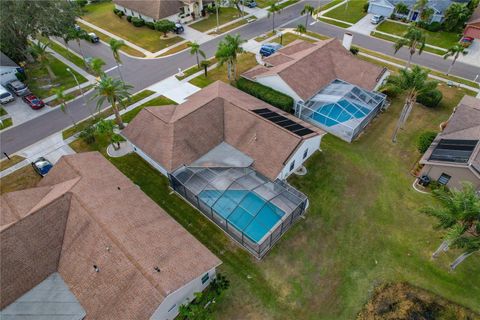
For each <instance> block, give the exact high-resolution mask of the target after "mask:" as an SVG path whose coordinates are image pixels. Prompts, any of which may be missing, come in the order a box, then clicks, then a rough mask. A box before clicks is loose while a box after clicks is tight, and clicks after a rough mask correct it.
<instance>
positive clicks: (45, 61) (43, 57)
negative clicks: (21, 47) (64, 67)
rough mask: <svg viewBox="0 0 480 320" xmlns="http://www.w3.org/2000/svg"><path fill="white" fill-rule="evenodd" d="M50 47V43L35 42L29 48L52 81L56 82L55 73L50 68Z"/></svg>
mask: <svg viewBox="0 0 480 320" xmlns="http://www.w3.org/2000/svg"><path fill="white" fill-rule="evenodd" d="M49 45H50V42H47V43H45V44H43V43H41V42H40V41H37V42H33V43H32V44H31V45H30V47H29V51H30V53H31V54H32V56H33V57H34V58H35V60H37V62H38V63H39V64H40V65H41V66H42V67H44V68H45V69H46V70H47V72H48V76H49V77H50V80H55V78H56V76H55V73H53V70H52V68H51V67H50V54H49V53H48V51H47V48H48V46H49Z"/></svg>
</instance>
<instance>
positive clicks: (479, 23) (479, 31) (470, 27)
mask: <svg viewBox="0 0 480 320" xmlns="http://www.w3.org/2000/svg"><path fill="white" fill-rule="evenodd" d="M463 35H464V36H465V37H472V38H474V39H480V6H478V7H477V8H476V9H475V11H473V14H472V15H471V17H470V19H469V20H468V21H467V26H466V27H465V30H464V31H463ZM479 41H480V40H479Z"/></svg>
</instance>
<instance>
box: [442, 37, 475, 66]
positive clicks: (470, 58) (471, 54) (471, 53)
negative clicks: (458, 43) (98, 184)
mask: <svg viewBox="0 0 480 320" xmlns="http://www.w3.org/2000/svg"><path fill="white" fill-rule="evenodd" d="M467 51H468V54H467V55H465V56H460V57H458V59H457V60H458V61H461V62H463V63H468V64H471V65H474V66H480V39H476V40H474V41H473V43H472V45H471V46H470V47H469V48H468V49H467ZM449 59H451V58H449ZM454 68H455V67H454Z"/></svg>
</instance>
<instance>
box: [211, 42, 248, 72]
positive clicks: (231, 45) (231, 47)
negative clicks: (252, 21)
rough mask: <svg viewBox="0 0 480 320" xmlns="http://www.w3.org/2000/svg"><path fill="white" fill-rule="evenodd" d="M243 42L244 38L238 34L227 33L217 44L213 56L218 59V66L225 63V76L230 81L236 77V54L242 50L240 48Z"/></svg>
mask: <svg viewBox="0 0 480 320" xmlns="http://www.w3.org/2000/svg"><path fill="white" fill-rule="evenodd" d="M244 42H245V40H243V39H241V38H240V35H239V34H236V35H234V36H232V35H227V36H226V37H225V38H224V39H223V40H222V41H220V43H219V44H218V49H217V52H216V53H215V57H216V58H217V59H218V63H219V65H220V66H222V65H223V64H224V63H227V76H228V80H230V81H232V79H236V78H237V56H238V54H241V53H243V52H244V50H243V48H242V43H244Z"/></svg>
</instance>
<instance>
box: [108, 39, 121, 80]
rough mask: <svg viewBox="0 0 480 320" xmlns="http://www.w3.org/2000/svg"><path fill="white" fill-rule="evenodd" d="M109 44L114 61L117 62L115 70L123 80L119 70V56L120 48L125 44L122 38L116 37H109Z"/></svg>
mask: <svg viewBox="0 0 480 320" xmlns="http://www.w3.org/2000/svg"><path fill="white" fill-rule="evenodd" d="M108 44H109V45H110V49H111V50H112V54H113V58H114V59H115V63H116V64H117V70H118V73H119V74H120V79H122V81H123V76H122V72H121V71H120V65H121V64H122V59H121V58H120V49H121V48H122V47H123V46H125V42H123V40H117V39H113V38H112V39H110V41H109V42H108Z"/></svg>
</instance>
